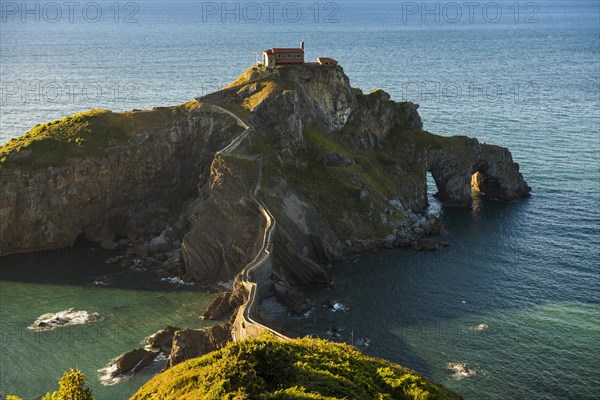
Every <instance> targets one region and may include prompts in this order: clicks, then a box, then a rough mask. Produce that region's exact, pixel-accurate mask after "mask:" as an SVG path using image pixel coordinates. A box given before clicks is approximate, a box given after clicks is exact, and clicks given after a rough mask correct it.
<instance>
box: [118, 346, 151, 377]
mask: <svg viewBox="0 0 600 400" xmlns="http://www.w3.org/2000/svg"><path fill="white" fill-rule="evenodd" d="M157 354H158V353H156V352H153V351H150V350H146V349H142V348H139V349H135V350H131V351H128V352H127V353H123V354H121V355H120V356H119V357H118V358H117V360H116V361H115V364H114V365H115V368H114V370H113V371H112V377H113V378H114V377H117V376H119V375H125V374H132V375H133V374H135V373H137V372H139V371H141V370H142V369H144V368H145V367H147V366H148V365H150V364H152V361H154V359H155V358H156V355H157Z"/></svg>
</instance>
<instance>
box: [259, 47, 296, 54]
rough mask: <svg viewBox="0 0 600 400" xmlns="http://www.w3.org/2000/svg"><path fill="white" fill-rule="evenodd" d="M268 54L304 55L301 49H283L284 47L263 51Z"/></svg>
mask: <svg viewBox="0 0 600 400" xmlns="http://www.w3.org/2000/svg"><path fill="white" fill-rule="evenodd" d="M265 51H266V52H267V53H268V54H274V53H304V50H302V49H301V48H295V49H292V48H285V47H281V48H272V49H269V50H265Z"/></svg>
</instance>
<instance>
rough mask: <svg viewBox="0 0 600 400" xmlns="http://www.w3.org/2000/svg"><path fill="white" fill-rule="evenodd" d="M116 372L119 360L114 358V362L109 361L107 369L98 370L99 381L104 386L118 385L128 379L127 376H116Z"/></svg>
mask: <svg viewBox="0 0 600 400" xmlns="http://www.w3.org/2000/svg"><path fill="white" fill-rule="evenodd" d="M116 371H117V359H116V358H113V359H112V360H110V361H109V363H108V365H107V366H106V367H104V368H100V369H99V370H98V380H99V381H100V383H101V384H103V385H104V386H112V385H116V384H117V383H119V382H121V381H122V380H123V379H125V378H126V376H125V375H117V376H115V375H114V373H115V372H116Z"/></svg>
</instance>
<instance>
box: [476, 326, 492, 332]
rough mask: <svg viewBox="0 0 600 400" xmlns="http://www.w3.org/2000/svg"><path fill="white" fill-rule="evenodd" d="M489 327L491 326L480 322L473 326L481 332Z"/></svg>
mask: <svg viewBox="0 0 600 400" xmlns="http://www.w3.org/2000/svg"><path fill="white" fill-rule="evenodd" d="M489 328H490V327H489V325H488V324H479V325H477V326H475V327H473V330H475V331H478V332H480V331H485V330H488V329H489Z"/></svg>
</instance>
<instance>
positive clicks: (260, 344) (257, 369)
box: [132, 337, 461, 400]
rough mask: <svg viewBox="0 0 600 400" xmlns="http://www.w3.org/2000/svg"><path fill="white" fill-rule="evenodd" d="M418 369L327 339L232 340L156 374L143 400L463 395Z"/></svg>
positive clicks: (138, 398) (136, 399)
mask: <svg viewBox="0 0 600 400" xmlns="http://www.w3.org/2000/svg"><path fill="white" fill-rule="evenodd" d="M460 398H461V397H460V396H458V395H457V394H455V393H452V392H450V391H449V390H447V389H445V388H444V387H442V386H440V385H437V384H435V383H433V382H431V381H429V380H427V379H425V378H423V377H422V376H420V375H418V374H417V373H416V372H414V371H411V370H409V369H407V368H404V367H401V366H399V365H396V364H392V363H390V362H388V361H385V360H381V359H377V358H372V357H368V356H366V355H364V354H362V353H361V352H359V351H358V350H356V349H355V348H353V347H350V346H348V345H344V344H338V343H332V342H329V341H325V340H321V339H295V340H289V341H285V342H282V341H277V340H275V339H273V338H270V337H263V338H261V339H258V340H246V341H243V342H232V343H230V344H228V345H227V346H226V347H225V348H223V349H221V350H218V351H216V352H213V353H210V354H207V355H205V356H203V357H201V358H196V359H193V360H189V361H187V362H185V363H182V364H179V365H177V366H175V367H173V368H171V369H169V370H168V371H166V372H163V373H161V374H159V375H157V376H155V377H154V378H153V379H152V380H150V381H149V382H148V383H146V384H145V385H144V386H143V387H142V388H141V389H140V390H139V391H138V392H137V393H136V394H135V395H133V397H132V400H142V399H165V400H166V399H178V400H179V399H237V400H242V399H289V400H291V399H296V400H300V399H302V400H309V399H322V400H333V399H348V400H350V399H359V400H367V399H381V400H384V399H389V400H392V399H394V400H395V399H419V400H434V399H460Z"/></svg>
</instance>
